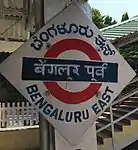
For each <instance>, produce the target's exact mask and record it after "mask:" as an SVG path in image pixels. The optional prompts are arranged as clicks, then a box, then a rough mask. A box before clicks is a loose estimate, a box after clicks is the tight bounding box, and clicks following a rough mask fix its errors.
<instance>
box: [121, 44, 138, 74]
mask: <svg viewBox="0 0 138 150" xmlns="http://www.w3.org/2000/svg"><path fill="white" fill-rule="evenodd" d="M119 52H120V53H121V54H122V55H123V57H124V58H125V59H126V61H127V62H128V63H129V64H130V65H131V66H132V68H133V69H136V68H137V66H138V42H134V43H133V44H129V45H126V46H125V47H121V48H120V49H119ZM137 71H138V70H137Z"/></svg>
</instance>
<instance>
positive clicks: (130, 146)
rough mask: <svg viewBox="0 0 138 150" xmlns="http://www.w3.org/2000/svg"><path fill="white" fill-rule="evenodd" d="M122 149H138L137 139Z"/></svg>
mask: <svg viewBox="0 0 138 150" xmlns="http://www.w3.org/2000/svg"><path fill="white" fill-rule="evenodd" d="M122 150H138V141H135V142H134V143H132V144H130V145H129V146H127V147H126V148H123V149H122Z"/></svg>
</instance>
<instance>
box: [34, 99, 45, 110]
mask: <svg viewBox="0 0 138 150" xmlns="http://www.w3.org/2000/svg"><path fill="white" fill-rule="evenodd" d="M46 104H47V101H45V100H44V98H43V97H42V98H41V99H40V100H39V101H37V102H35V105H39V109H41V108H43V107H44V106H45V105H46Z"/></svg>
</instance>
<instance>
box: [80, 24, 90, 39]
mask: <svg viewBox="0 0 138 150" xmlns="http://www.w3.org/2000/svg"><path fill="white" fill-rule="evenodd" d="M88 29H89V26H88V25H87V26H86V27H85V26H82V25H79V33H80V35H82V36H86V37H87V38H91V37H92V36H93V31H92V29H90V30H89V31H90V34H89V35H88Z"/></svg>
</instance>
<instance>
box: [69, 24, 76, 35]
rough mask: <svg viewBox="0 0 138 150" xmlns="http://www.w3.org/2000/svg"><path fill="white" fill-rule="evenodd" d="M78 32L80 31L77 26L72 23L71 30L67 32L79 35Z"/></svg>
mask: <svg viewBox="0 0 138 150" xmlns="http://www.w3.org/2000/svg"><path fill="white" fill-rule="evenodd" d="M78 31H79V27H78V26H77V25H76V24H74V23H72V24H70V26H69V30H68V31H67V33H68V34H70V33H78Z"/></svg>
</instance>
